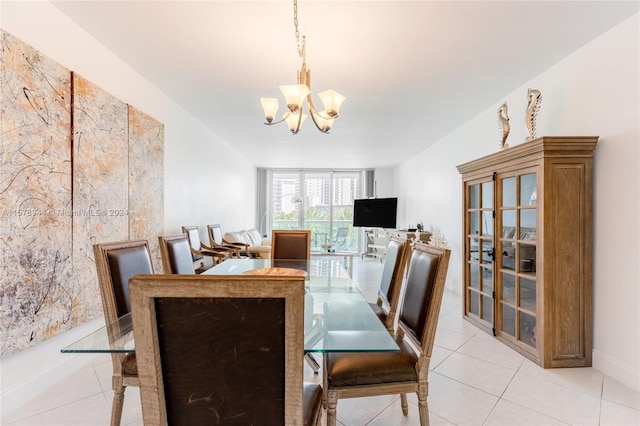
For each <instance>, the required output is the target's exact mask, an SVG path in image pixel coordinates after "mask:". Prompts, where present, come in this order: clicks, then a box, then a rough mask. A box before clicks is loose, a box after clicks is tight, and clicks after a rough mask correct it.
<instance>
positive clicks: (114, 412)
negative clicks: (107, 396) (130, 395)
mask: <svg viewBox="0 0 640 426" xmlns="http://www.w3.org/2000/svg"><path fill="white" fill-rule="evenodd" d="M125 389H126V386H123V385H119V386H117V385H116V384H115V383H114V386H113V404H112V406H111V426H120V420H121V419H122V406H123V405H124V391H125Z"/></svg>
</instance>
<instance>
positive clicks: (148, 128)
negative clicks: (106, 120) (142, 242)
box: [128, 105, 164, 272]
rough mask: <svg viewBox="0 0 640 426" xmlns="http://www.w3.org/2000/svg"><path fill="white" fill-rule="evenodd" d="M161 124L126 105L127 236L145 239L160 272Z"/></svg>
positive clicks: (162, 179)
mask: <svg viewBox="0 0 640 426" xmlns="http://www.w3.org/2000/svg"><path fill="white" fill-rule="evenodd" d="M163 164H164V125H163V124H162V123H160V122H159V121H157V120H155V119H154V118H152V117H150V116H148V115H147V114H145V113H143V112H142V111H140V110H138V109H136V108H134V107H132V106H131V105H129V211H128V217H129V238H130V239H132V240H133V239H148V241H149V246H150V249H151V256H152V260H153V269H154V271H156V272H161V271H162V260H161V258H160V248H159V246H158V239H157V238H150V237H149V236H157V235H161V234H162V233H163V231H164V229H163V228H164V207H163V206H164V199H163V198H164V197H163V194H164V178H163V176H164V170H163Z"/></svg>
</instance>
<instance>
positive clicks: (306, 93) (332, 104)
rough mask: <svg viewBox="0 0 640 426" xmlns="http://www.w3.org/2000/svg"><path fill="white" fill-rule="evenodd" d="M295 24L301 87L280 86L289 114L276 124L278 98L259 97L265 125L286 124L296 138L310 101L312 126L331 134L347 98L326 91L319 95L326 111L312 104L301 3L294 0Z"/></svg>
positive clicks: (332, 91)
mask: <svg viewBox="0 0 640 426" xmlns="http://www.w3.org/2000/svg"><path fill="white" fill-rule="evenodd" d="M293 24H294V26H295V29H296V44H297V47H298V55H299V56H300V58H302V67H301V68H300V71H298V84H292V85H288V86H280V90H281V91H282V94H283V95H284V97H285V100H286V102H287V108H288V111H286V112H285V113H284V115H283V116H282V119H281V120H279V121H273V119H274V117H275V116H276V113H277V112H278V99H277V98H260V103H261V104H262V109H264V117H265V120H266V123H264V124H266V125H269V126H271V125H274V124H279V123H282V122H283V121H286V122H287V125H288V126H289V130H291V133H293V134H294V135H295V134H297V133H298V132H299V131H300V127H301V126H302V123H303V122H304V120H305V119H306V118H307V116H308V115H307V114H304V113H303V109H304V101H305V100H306V101H307V107H308V109H309V115H310V116H311V120H313V124H315V125H316V127H317V128H318V130H320V131H321V132H322V133H329V130H331V126H332V125H333V120H335V119H336V118H337V117H338V113H339V112H340V105H342V102H343V101H344V99H345V97H344V96H342V95H341V94H340V93H338V92H336V91H335V90H326V91H324V92H321V93H318V96H319V97H320V100H321V101H322V104H323V106H324V110H323V111H318V110H317V109H316V108H315V106H314V105H313V100H312V99H311V72H310V70H309V69H307V59H306V56H305V36H304V35H303V36H302V43H300V32H299V31H298V1H297V0H293Z"/></svg>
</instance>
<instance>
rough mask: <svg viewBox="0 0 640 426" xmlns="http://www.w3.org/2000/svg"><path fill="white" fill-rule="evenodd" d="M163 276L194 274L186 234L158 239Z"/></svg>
mask: <svg viewBox="0 0 640 426" xmlns="http://www.w3.org/2000/svg"><path fill="white" fill-rule="evenodd" d="M158 242H159V245H160V254H161V255H162V267H163V268H164V273H165V274H195V273H196V272H195V269H194V267H193V260H192V256H191V250H190V249H189V240H188V239H187V235H186V234H177V235H169V236H160V237H158Z"/></svg>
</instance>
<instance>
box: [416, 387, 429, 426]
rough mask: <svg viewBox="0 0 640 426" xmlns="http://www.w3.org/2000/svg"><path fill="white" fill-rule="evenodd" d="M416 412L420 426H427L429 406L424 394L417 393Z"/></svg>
mask: <svg viewBox="0 0 640 426" xmlns="http://www.w3.org/2000/svg"><path fill="white" fill-rule="evenodd" d="M418 410H419V411H420V426H429V405H428V404H427V395H426V393H424V394H422V393H421V392H418Z"/></svg>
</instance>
